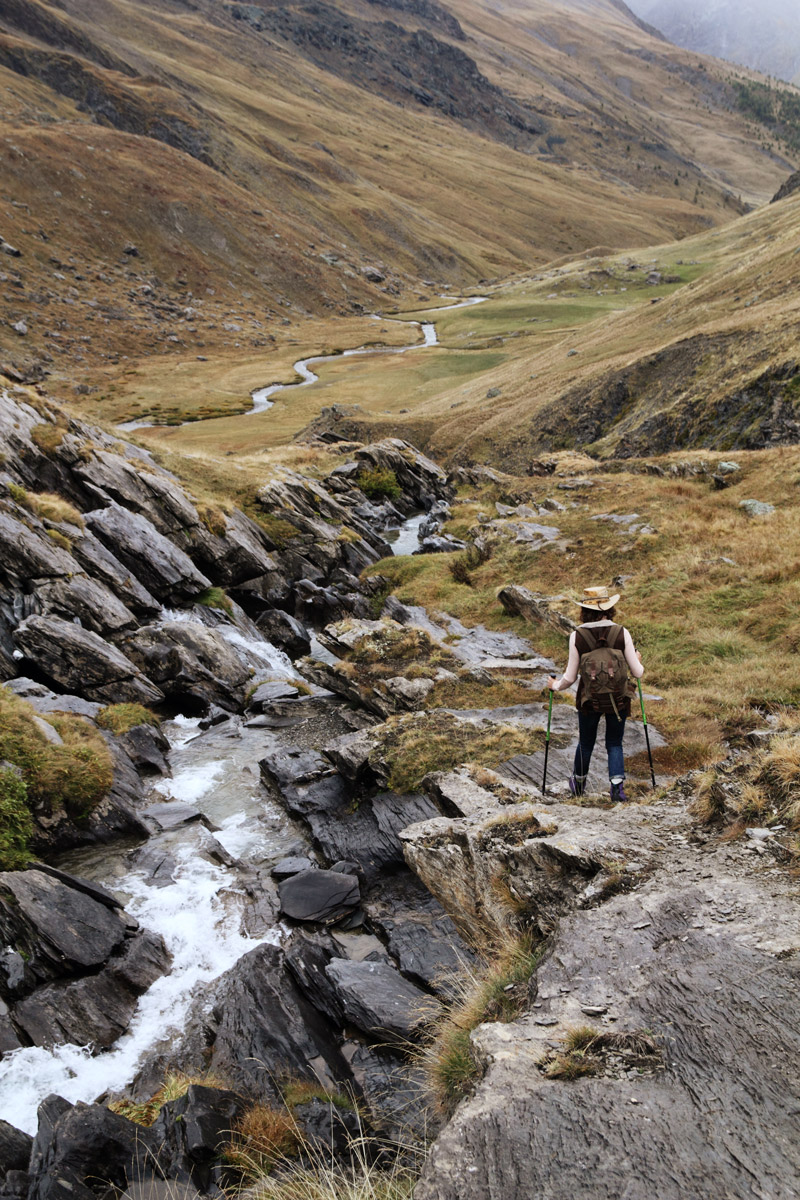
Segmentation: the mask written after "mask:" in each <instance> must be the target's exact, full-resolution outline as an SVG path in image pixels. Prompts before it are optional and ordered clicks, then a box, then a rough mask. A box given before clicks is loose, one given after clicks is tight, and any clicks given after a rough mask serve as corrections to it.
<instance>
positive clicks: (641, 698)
mask: <svg viewBox="0 0 800 1200" xmlns="http://www.w3.org/2000/svg"><path fill="white" fill-rule="evenodd" d="M636 682H637V683H638V685H639V703H640V704H641V706H642V721H643V723H644V737H645V741H646V742H647V757H648V758H649V759H650V778H651V779H652V781H653V787H655V786H656V773H655V771H654V770H653V752H652V750H651V749H650V730H649V729H648V728H647V714H646V713H645V711H644V696H643V695H642V681H641V679H637V680H636Z"/></svg>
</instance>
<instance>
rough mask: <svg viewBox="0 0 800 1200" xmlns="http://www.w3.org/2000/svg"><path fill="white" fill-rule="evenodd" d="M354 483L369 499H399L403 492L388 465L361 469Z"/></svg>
mask: <svg viewBox="0 0 800 1200" xmlns="http://www.w3.org/2000/svg"><path fill="white" fill-rule="evenodd" d="M356 483H357V484H358V486H359V487H360V488H361V491H362V492H363V493H364V495H365V496H366V497H367V499H369V500H399V499H400V497H401V496H402V494H403V489H402V488H401V487H400V484H399V483H398V482H397V476H396V475H395V473H394V471H392V470H390V469H389V468H388V467H387V468H381V467H375V468H373V469H372V470H370V471H361V472H360V473H359V475H358V478H357V479H356Z"/></svg>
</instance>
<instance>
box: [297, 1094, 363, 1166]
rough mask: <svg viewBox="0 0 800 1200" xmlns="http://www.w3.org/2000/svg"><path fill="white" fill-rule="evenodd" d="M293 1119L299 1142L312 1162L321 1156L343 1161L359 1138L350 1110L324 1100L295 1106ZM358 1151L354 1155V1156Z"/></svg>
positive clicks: (356, 1119) (358, 1125)
mask: <svg viewBox="0 0 800 1200" xmlns="http://www.w3.org/2000/svg"><path fill="white" fill-rule="evenodd" d="M294 1118H295V1120H296V1121H297V1124H298V1125H299V1126H300V1129H301V1130H302V1134H303V1141H304V1142H305V1144H306V1146H308V1147H309V1148H310V1152H311V1159H312V1161H313V1160H314V1159H315V1158H318V1157H319V1155H320V1154H323V1155H325V1156H327V1157H328V1158H330V1155H331V1154H333V1155H334V1156H335V1157H336V1158H337V1159H339V1160H340V1161H341V1160H344V1161H347V1159H348V1158H349V1157H350V1154H349V1152H350V1151H351V1150H352V1147H353V1145H354V1143H356V1142H357V1141H358V1139H359V1138H362V1137H363V1129H362V1128H361V1122H360V1120H359V1116H358V1113H357V1112H356V1111H355V1109H354V1108H340V1107H338V1106H337V1105H335V1104H332V1103H331V1102H329V1101H325V1100H309V1101H308V1102H307V1103H306V1104H298V1105H297V1107H296V1108H295V1110H294ZM357 1153H358V1151H356V1154H357Z"/></svg>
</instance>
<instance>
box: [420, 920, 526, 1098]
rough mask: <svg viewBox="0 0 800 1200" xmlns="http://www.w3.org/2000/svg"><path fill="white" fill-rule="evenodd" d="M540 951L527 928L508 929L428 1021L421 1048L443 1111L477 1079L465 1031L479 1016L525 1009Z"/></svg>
mask: <svg viewBox="0 0 800 1200" xmlns="http://www.w3.org/2000/svg"><path fill="white" fill-rule="evenodd" d="M543 953H544V943H543V942H542V941H537V940H536V939H535V937H534V935H533V934H532V933H530V932H527V931H524V932H521V933H518V934H516V935H513V934H509V935H508V937H507V939H506V941H505V943H504V944H503V945H501V946H500V947H498V948H497V949H496V950H495V952H494V954H493V955H492V956H491V958H489V959H488V960H486V962H485V963H484V967H483V970H482V971H481V972H480V974H478V973H473V972H471V971H468V970H466V969H465V972H464V975H463V977H462V978H461V979H460V980H457V981H455V982H456V984H457V985H458V993H457V997H456V999H455V1001H454V1002H453V1003H452V1004H451V1005H450V1006H449V1007H448V1009H447V1011H446V1012H445V1014H444V1016H442V1017H440V1018H439V1019H438V1020H437V1021H436V1022H434V1024H433V1025H432V1026H431V1029H430V1031H429V1039H428V1042H427V1044H426V1045H425V1047H424V1049H423V1051H422V1063H423V1067H424V1069H425V1072H426V1075H427V1079H428V1086H429V1088H430V1090H431V1094H432V1095H433V1098H434V1100H435V1103H436V1105H437V1107H438V1108H439V1110H440V1111H441V1112H442V1113H450V1112H451V1111H452V1110H453V1108H454V1107H455V1105H456V1104H457V1103H458V1101H459V1100H461V1099H462V1098H463V1097H464V1096H465V1095H467V1094H468V1093H469V1091H470V1090H471V1089H472V1086H473V1084H474V1082H475V1079H476V1078H477V1075H478V1070H479V1068H478V1064H477V1062H476V1060H475V1056H474V1054H473V1051H472V1044H471V1041H470V1033H471V1032H472V1030H473V1029H477V1027H478V1026H479V1025H481V1024H483V1022H484V1021H502V1022H508V1021H513V1020H514V1018H515V1017H518V1016H519V1015H520V1013H521V1012H523V1011H524V1009H525V1008H526V1007H527V1005H528V1001H529V998H530V980H531V978H532V976H533V975H534V973H535V971H536V968H537V967H538V965H539V963H540V961H541V958H542V954H543Z"/></svg>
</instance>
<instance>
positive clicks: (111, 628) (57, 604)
mask: <svg viewBox="0 0 800 1200" xmlns="http://www.w3.org/2000/svg"><path fill="white" fill-rule="evenodd" d="M36 598H37V600H38V603H39V605H40V606H41V610H42V611H43V612H45V613H52V614H53V615H54V616H57V617H63V618H64V620H66V621H77V622H79V623H80V624H81V625H83V626H85V627H86V628H87V629H93V630H94V632H95V633H99V634H100V635H101V637H111V638H113V637H114V636H115V635H117V634H120V633H125V632H126V631H127V630H129V629H133V628H135V626H136V624H137V621H136V617H135V616H134V615H133V613H132V612H131V610H130V609H129V608H127V607H126V605H125V604H123V603H122V601H121V600H120V599H119V597H118V596H116V595H115V594H114V592H112V591H111V590H110V589H109V588H107V587H106V586H105V584H102V583H98V582H97V580H96V579H91V578H90V577H89V576H88V575H73V576H72V578H71V579H56V580H53V581H52V582H49V583H44V584H41V585H40V586H39V587H38V588H37V592H36Z"/></svg>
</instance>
